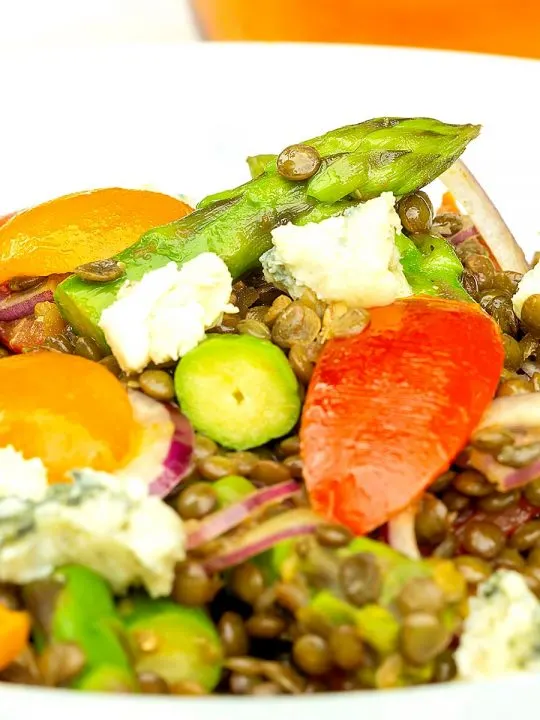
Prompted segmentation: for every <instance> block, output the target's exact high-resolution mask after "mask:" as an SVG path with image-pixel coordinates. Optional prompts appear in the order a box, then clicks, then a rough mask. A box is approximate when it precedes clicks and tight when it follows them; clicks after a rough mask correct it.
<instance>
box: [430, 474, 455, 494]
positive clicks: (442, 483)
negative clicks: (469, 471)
mask: <svg viewBox="0 0 540 720" xmlns="http://www.w3.org/2000/svg"><path fill="white" fill-rule="evenodd" d="M456 474H457V473H456V472H455V471H454V470H448V472H445V473H443V474H442V475H439V477H438V478H437V479H436V480H435V481H434V482H433V483H432V484H431V485H430V488H429V489H430V491H431V492H432V493H440V492H442V491H443V490H446V489H447V488H448V487H450V485H451V484H452V481H453V480H454V478H455V477H456Z"/></svg>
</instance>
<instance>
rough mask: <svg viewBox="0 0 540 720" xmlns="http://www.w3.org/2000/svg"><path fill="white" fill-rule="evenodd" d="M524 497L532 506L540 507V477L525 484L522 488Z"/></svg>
mask: <svg viewBox="0 0 540 720" xmlns="http://www.w3.org/2000/svg"><path fill="white" fill-rule="evenodd" d="M523 494H524V495H525V499H526V500H527V502H529V503H530V504H531V505H534V507H540V478H538V479H537V480H533V481H532V482H530V483H529V484H528V485H525V488H524V490H523Z"/></svg>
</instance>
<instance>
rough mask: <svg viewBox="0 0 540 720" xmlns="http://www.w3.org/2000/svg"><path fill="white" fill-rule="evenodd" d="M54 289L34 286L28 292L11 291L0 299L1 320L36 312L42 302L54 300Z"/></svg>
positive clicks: (18, 318) (13, 318)
mask: <svg viewBox="0 0 540 720" xmlns="http://www.w3.org/2000/svg"><path fill="white" fill-rule="evenodd" d="M53 299H54V296H53V291H52V290H51V288H50V287H48V286H43V285H41V287H37V288H34V289H32V290H27V291H26V292H17V293H9V294H8V295H4V296H3V297H2V299H0V321H9V320H20V319H21V318H23V317H26V316H27V315H31V314H32V313H33V312H34V308H35V307H36V305H37V304H38V303H41V302H52V301H53Z"/></svg>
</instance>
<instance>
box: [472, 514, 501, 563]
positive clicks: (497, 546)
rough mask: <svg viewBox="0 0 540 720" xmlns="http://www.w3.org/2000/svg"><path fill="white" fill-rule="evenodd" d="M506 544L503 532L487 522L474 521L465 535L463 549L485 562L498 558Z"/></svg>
mask: <svg viewBox="0 0 540 720" xmlns="http://www.w3.org/2000/svg"><path fill="white" fill-rule="evenodd" d="M505 543H506V538H505V535H504V533H503V531H502V530H501V529H500V528H499V527H498V526H497V525H495V523H492V522H488V521H487V520H472V521H470V522H469V523H467V525H466V527H465V531H464V533H463V547H464V548H465V550H467V552H469V553H471V554H472V555H477V556H478V557H481V558H483V559H484V560H492V559H493V558H495V557H497V555H498V554H499V553H500V552H501V550H502V549H503V547H504V545H505Z"/></svg>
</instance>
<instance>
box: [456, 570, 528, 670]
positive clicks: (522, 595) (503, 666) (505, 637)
mask: <svg viewBox="0 0 540 720" xmlns="http://www.w3.org/2000/svg"><path fill="white" fill-rule="evenodd" d="M456 663H457V667H458V672H459V676H460V677H461V678H462V679H464V680H477V679H480V678H487V677H494V676H497V675H505V674H509V673H514V672H518V671H523V670H526V671H535V672H538V671H539V670H540V602H539V601H538V599H537V598H536V596H535V595H534V594H533V593H532V592H531V591H530V590H529V588H528V586H527V583H526V582H525V579H524V578H523V576H522V575H520V574H519V573H516V572H513V571H510V570H499V571H497V572H495V573H494V574H493V575H492V576H491V577H490V578H489V580H487V581H486V582H485V583H483V584H482V585H481V586H480V587H479V589H478V595H477V596H476V597H473V598H471V600H470V612H469V616H468V617H467V619H466V620H465V625H464V632H463V634H462V636H461V641H460V645H459V648H458V650H457V651H456Z"/></svg>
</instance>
